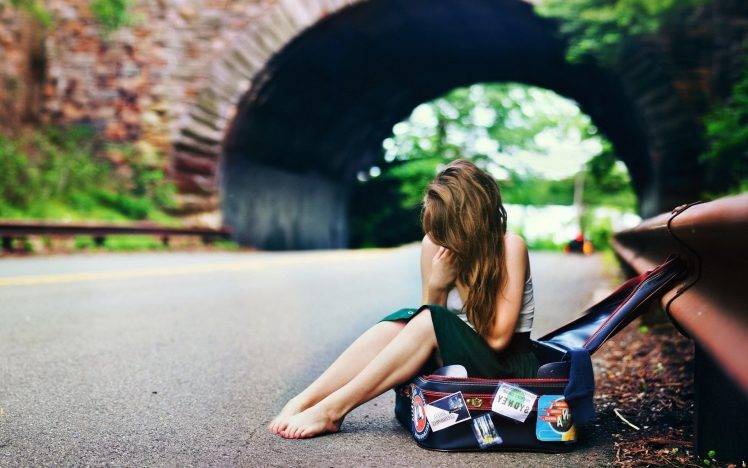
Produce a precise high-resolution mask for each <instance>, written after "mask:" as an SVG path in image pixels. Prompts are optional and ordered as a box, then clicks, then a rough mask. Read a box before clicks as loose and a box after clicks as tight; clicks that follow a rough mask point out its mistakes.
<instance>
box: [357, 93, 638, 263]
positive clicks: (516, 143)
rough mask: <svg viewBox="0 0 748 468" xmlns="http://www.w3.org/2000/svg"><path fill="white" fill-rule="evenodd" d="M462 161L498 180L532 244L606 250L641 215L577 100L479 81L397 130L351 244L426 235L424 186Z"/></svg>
mask: <svg viewBox="0 0 748 468" xmlns="http://www.w3.org/2000/svg"><path fill="white" fill-rule="evenodd" d="M456 158H464V159H468V160H471V161H473V162H475V163H476V164H477V165H478V166H479V167H482V168H483V169H484V170H486V171H487V172H489V173H490V174H491V175H492V176H493V177H494V178H495V179H496V180H497V182H498V185H499V186H500V188H501V192H502V199H503V203H504V206H505V207H506V209H507V211H508V213H509V217H508V221H509V225H508V228H509V230H511V231H513V232H517V233H520V234H521V235H522V236H523V237H524V239H525V242H527V244H528V246H529V247H530V248H534V249H544V250H545V249H552V250H560V249H563V248H564V246H566V245H567V244H568V243H569V241H571V240H572V239H575V238H577V237H578V236H579V235H582V236H583V237H584V238H585V239H588V240H589V247H590V248H607V247H608V245H609V239H610V235H611V233H612V232H613V231H617V230H620V229H625V228H630V227H633V225H635V224H636V223H638V222H639V221H640V220H641V218H640V217H639V216H638V215H636V205H637V199H636V194H635V193H634V191H633V189H632V186H631V179H630V176H629V173H628V170H627V169H626V166H625V164H624V163H623V162H622V161H620V160H619V159H618V158H617V156H616V155H615V152H614V150H613V148H612V145H611V144H610V142H609V141H608V140H607V138H605V136H603V135H601V134H600V132H599V131H598V130H597V128H596V127H595V126H594V125H593V124H592V121H591V119H590V117H589V116H587V115H586V114H584V113H583V112H582V111H581V110H580V109H579V107H578V105H577V104H576V103H575V102H573V101H571V100H569V99H566V98H563V97H561V96H559V95H558V94H556V93H554V92H553V91H550V90H547V89H542V88H537V87H534V86H528V85H524V84H520V83H477V84H474V85H471V86H468V87H462V88H457V89H454V90H452V91H450V92H449V93H447V94H445V95H443V96H440V97H438V98H437V99H434V100H432V101H429V102H427V103H422V104H419V105H418V106H417V107H416V108H415V109H413V111H412V112H411V113H410V115H409V117H408V118H406V119H405V120H403V121H401V122H398V123H397V124H395V125H394V126H393V129H392V133H391V135H390V136H389V137H387V138H386V139H385V140H384V141H383V142H382V157H381V158H380V160H379V161H378V162H377V163H376V164H375V165H373V166H371V167H369V168H365V169H363V170H361V171H359V172H358V174H357V176H356V179H357V181H356V183H355V184H354V190H353V192H352V195H351V200H350V203H349V221H350V246H351V247H353V248H358V247H389V246H396V245H402V244H405V243H408V242H413V241H417V240H420V238H421V237H422V235H423V232H422V229H421V226H420V216H419V215H420V209H421V202H422V196H423V193H424V192H425V188H426V186H427V185H428V183H429V182H430V181H431V180H432V179H433V177H434V175H435V174H436V173H437V172H438V170H440V169H441V168H443V167H444V166H446V164H448V163H449V162H450V161H452V160H454V159H456Z"/></svg>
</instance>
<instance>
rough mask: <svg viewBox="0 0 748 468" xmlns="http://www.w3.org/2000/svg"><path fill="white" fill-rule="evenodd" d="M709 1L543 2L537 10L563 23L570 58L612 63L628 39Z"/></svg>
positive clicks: (588, 0) (561, 26) (558, 0)
mask: <svg viewBox="0 0 748 468" xmlns="http://www.w3.org/2000/svg"><path fill="white" fill-rule="evenodd" d="M707 1H709V0H542V1H541V2H539V3H538V4H537V6H536V11H537V12H538V13H540V14H541V15H544V16H549V17H553V18H558V19H559V20H561V24H560V30H561V32H562V33H563V34H564V35H566V36H567V38H568V40H569V48H568V55H567V57H568V59H569V60H570V61H580V60H584V59H585V57H590V56H591V57H594V58H596V59H598V60H600V61H602V62H604V63H607V64H610V63H611V62H612V61H613V60H614V58H615V54H616V53H617V51H618V46H619V44H620V43H621V41H622V40H623V39H624V38H625V37H627V36H635V35H640V34H649V33H653V32H655V31H657V30H658V29H659V28H660V27H661V25H662V24H663V22H664V21H666V19H667V17H668V16H669V15H670V14H672V13H673V12H675V11H677V10H681V9H686V8H692V7H694V6H695V5H698V4H703V3H706V2H707Z"/></svg>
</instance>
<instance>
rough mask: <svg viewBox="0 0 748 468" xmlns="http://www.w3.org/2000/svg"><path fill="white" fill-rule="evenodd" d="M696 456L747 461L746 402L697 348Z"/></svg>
mask: <svg viewBox="0 0 748 468" xmlns="http://www.w3.org/2000/svg"><path fill="white" fill-rule="evenodd" d="M694 397H695V404H696V452H697V453H698V454H699V456H700V457H702V458H709V457H708V456H707V454H708V453H709V452H710V451H712V450H714V452H715V454H716V458H717V459H718V460H724V461H730V462H734V463H739V462H741V461H746V452H747V451H748V398H747V397H746V396H745V395H744V394H743V392H742V391H741V389H740V388H739V387H738V386H737V385H736V384H735V383H734V382H733V381H732V379H730V378H728V377H727V376H726V375H725V373H724V372H722V369H720V367H719V366H718V365H717V363H715V362H714V360H713V359H712V358H711V357H710V356H709V354H707V353H706V352H704V350H703V349H702V348H701V346H699V345H698V344H696V355H695V356H694Z"/></svg>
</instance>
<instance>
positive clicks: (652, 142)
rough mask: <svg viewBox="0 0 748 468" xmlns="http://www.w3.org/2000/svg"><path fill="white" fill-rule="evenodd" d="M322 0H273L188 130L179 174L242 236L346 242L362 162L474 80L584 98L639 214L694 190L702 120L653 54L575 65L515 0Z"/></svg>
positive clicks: (253, 241) (296, 242)
mask: <svg viewBox="0 0 748 468" xmlns="http://www.w3.org/2000/svg"><path fill="white" fill-rule="evenodd" d="M318 3H319V4H320V5H317V4H318ZM322 3H325V2H321V1H320V2H316V1H312V2H308V3H304V5H303V6H300V5H301V2H290V1H289V2H280V3H278V4H277V6H276V11H275V12H274V13H273V14H271V15H269V16H268V20H267V21H268V24H267V25H265V29H264V30H263V27H262V25H260V26H259V27H258V28H257V29H256V30H254V31H251V32H250V33H248V34H247V36H246V37H245V38H243V40H241V41H237V43H236V44H235V46H234V47H233V50H231V51H229V53H227V54H226V55H225V56H224V57H223V58H222V60H221V61H219V65H218V66H216V67H215V70H214V77H215V80H214V81H213V86H211V87H210V88H208V89H206V90H205V91H204V92H203V93H202V95H201V96H198V99H197V104H196V105H195V106H193V108H192V109H191V110H190V111H188V118H187V119H186V120H185V124H184V125H183V126H182V128H181V130H180V140H179V141H178V143H177V144H176V154H175V170H176V172H177V178H178V181H179V182H180V188H181V189H182V190H183V191H187V192H190V191H192V192H198V193H214V192H215V191H216V189H217V188H218V189H219V190H220V192H221V210H222V213H223V220H224V223H225V224H226V225H228V226H230V227H232V228H233V229H234V232H235V237H236V240H237V241H239V242H240V243H242V244H247V245H253V246H256V247H260V248H265V249H311V248H338V247H345V246H346V245H347V219H346V213H347V203H348V198H349V193H350V191H351V188H352V184H353V181H354V179H355V175H356V173H357V172H358V171H359V170H361V169H364V168H368V166H370V165H372V164H375V163H376V161H377V160H378V158H380V157H381V142H382V140H383V139H384V138H386V137H387V136H388V135H389V134H390V132H391V129H392V126H393V125H394V124H395V123H397V122H398V121H400V120H402V119H403V118H405V117H406V116H407V115H408V114H409V112H410V111H411V110H412V109H413V108H414V107H415V106H416V105H418V104H420V103H422V102H425V101H428V100H431V99H433V98H436V97H438V96H440V95H442V94H444V93H446V92H447V91H449V90H450V89H453V88H455V87H458V86H465V85H469V84H472V83H476V82H497V81H515V82H522V83H526V84H531V85H535V86H540V87H544V88H548V89H551V90H553V91H555V92H557V93H559V94H560V95H563V96H566V97H569V98H571V99H573V100H575V101H576V102H577V103H578V104H579V105H580V107H581V108H582V110H583V111H584V112H586V113H587V114H588V115H589V116H590V117H591V118H592V120H593V122H594V123H595V124H596V125H597V127H598V128H599V129H600V130H601V131H602V132H603V133H604V134H605V135H606V136H607V137H608V138H609V139H610V141H611V142H612V143H613V145H614V147H615V149H616V153H617V155H618V156H619V157H620V158H621V160H623V161H624V163H625V164H626V165H627V167H628V169H629V172H630V174H631V177H632V183H633V185H634V189H635V191H636V193H637V195H638V197H639V204H640V211H641V212H642V214H643V215H645V216H646V215H651V214H654V213H656V212H659V211H662V210H665V209H670V208H672V207H673V206H675V205H677V204H679V203H682V202H684V201H690V200H692V199H695V198H696V197H697V194H698V180H699V178H698V174H697V169H696V168H697V166H696V158H697V155H698V153H699V151H700V145H701V142H700V140H699V138H698V136H696V135H699V131H698V126H697V125H698V124H697V123H696V122H695V120H694V119H690V118H684V117H683V116H684V115H688V113H684V112H680V113H679V105H680V104H679V102H678V100H677V99H676V98H675V97H674V95H675V92H674V91H673V89H672V84H671V83H670V81H669V80H668V77H667V76H666V73H665V72H663V71H662V67H660V66H658V64H657V58H656V57H654V58H653V56H652V54H647V53H641V51H639V52H638V53H637V54H634V55H633V56H632V57H631V58H630V63H627V64H626V63H625V62H624V64H625V66H624V67H621V68H620V70H619V72H618V73H611V72H607V71H605V70H604V69H602V68H599V67H597V66H595V65H594V64H569V63H567V62H566V61H565V59H564V55H565V44H564V42H563V40H561V39H560V38H559V35H558V33H557V26H556V24H555V23H553V22H552V21H549V20H546V19H543V18H540V17H538V16H537V15H536V14H535V13H534V12H533V9H532V6H531V5H530V4H528V3H525V2H524V1H521V0H442V1H440V2H433V1H431V0H410V1H402V0H369V1H366V2H349V3H350V4H346V5H341V6H340V7H337V8H325V7H324V5H322ZM328 3H329V2H328ZM328 7H329V5H328ZM271 32H272V33H271ZM645 52H646V50H645ZM663 119H666V120H667V122H668V125H659V124H656V123H657V122H659V121H660V120H663ZM210 158H214V159H215V158H219V159H220V169H218V170H217V171H216V169H215V168H214V166H213V165H211V164H208V163H206V161H208V160H210Z"/></svg>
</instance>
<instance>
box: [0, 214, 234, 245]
mask: <svg viewBox="0 0 748 468" xmlns="http://www.w3.org/2000/svg"><path fill="white" fill-rule="evenodd" d="M79 235H86V236H91V237H93V239H94V241H95V242H96V244H97V245H103V244H104V242H105V240H106V236H110V235H152V236H156V237H159V238H161V242H162V243H164V244H165V245H168V244H169V239H170V238H172V237H177V236H196V237H200V239H201V240H202V242H203V243H204V244H209V243H211V242H213V241H214V240H217V239H229V238H230V237H231V231H230V230H229V229H227V228H222V229H211V228H200V227H193V228H176V227H167V226H159V225H156V224H151V223H135V224H99V223H60V222H43V221H29V222H26V221H0V238H1V239H2V247H3V249H4V250H10V248H11V247H12V243H13V239H18V238H23V237H26V236H50V237H72V236H79Z"/></svg>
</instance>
